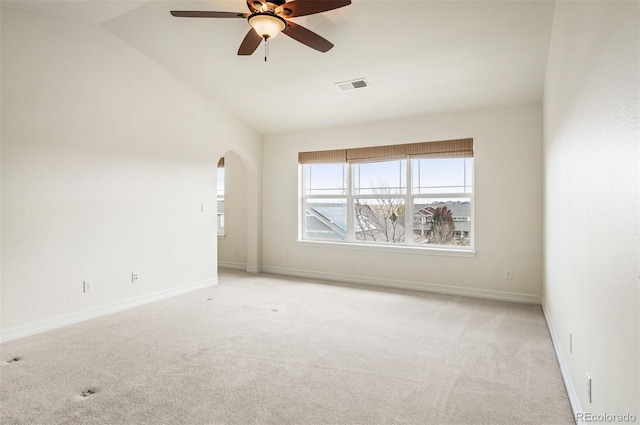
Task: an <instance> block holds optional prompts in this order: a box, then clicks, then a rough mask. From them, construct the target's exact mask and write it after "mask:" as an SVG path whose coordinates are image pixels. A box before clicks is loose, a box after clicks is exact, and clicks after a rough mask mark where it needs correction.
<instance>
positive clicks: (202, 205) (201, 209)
mask: <svg viewBox="0 0 640 425" xmlns="http://www.w3.org/2000/svg"><path fill="white" fill-rule="evenodd" d="M200 212H201V213H206V212H207V207H205V206H204V204H200Z"/></svg>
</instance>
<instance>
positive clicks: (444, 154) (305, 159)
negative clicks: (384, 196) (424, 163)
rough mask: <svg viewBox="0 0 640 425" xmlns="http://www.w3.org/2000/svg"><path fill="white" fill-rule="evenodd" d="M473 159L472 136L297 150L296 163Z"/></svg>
mask: <svg viewBox="0 0 640 425" xmlns="http://www.w3.org/2000/svg"><path fill="white" fill-rule="evenodd" d="M410 157H413V158H473V139H456V140H442V141H438V142H422V143H407V144H403V145H388V146H372V147H367V148H354V149H335V150H330V151H315V152H299V153H298V162H299V163H300V164H315V163H327V162H349V163H359V162H376V161H390V160H394V159H403V158H410Z"/></svg>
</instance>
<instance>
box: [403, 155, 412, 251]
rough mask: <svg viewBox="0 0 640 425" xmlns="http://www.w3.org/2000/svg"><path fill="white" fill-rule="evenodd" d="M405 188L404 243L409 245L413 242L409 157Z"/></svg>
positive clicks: (410, 165)
mask: <svg viewBox="0 0 640 425" xmlns="http://www.w3.org/2000/svg"><path fill="white" fill-rule="evenodd" d="M406 161H407V166H406V171H407V178H406V182H407V183H406V184H407V190H406V191H405V195H404V199H405V201H404V244H405V245H411V244H413V198H412V196H411V195H412V191H413V182H412V180H411V179H412V177H413V175H412V164H411V162H412V161H411V158H407V160H406Z"/></svg>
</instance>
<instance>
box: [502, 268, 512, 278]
mask: <svg viewBox="0 0 640 425" xmlns="http://www.w3.org/2000/svg"><path fill="white" fill-rule="evenodd" d="M504 278H505V279H513V269H504Z"/></svg>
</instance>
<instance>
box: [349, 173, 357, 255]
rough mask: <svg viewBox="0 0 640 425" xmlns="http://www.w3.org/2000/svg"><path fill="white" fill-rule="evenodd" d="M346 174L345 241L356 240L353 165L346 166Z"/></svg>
mask: <svg viewBox="0 0 640 425" xmlns="http://www.w3.org/2000/svg"><path fill="white" fill-rule="evenodd" d="M347 167H348V172H347V241H349V242H353V241H355V240H356V231H355V219H354V216H355V205H354V200H353V187H354V186H353V164H348V165H347Z"/></svg>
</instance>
